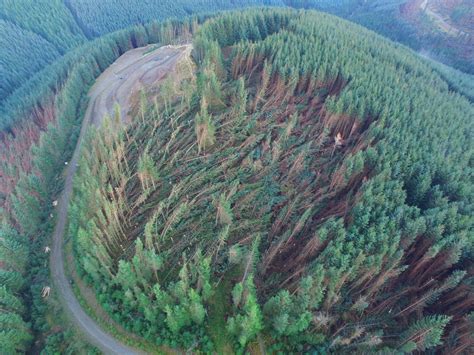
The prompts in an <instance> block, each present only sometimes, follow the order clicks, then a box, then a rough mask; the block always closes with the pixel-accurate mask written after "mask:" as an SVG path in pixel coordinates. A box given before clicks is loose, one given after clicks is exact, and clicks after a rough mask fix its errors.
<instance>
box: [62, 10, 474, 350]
mask: <svg viewBox="0 0 474 355" xmlns="http://www.w3.org/2000/svg"><path fill="white" fill-rule="evenodd" d="M193 44H194V47H195V52H194V57H195V60H196V61H197V63H198V68H197V73H193V72H189V70H185V68H178V73H180V75H179V76H178V77H172V78H170V79H169V80H165V81H164V82H163V83H162V84H161V85H160V86H159V87H158V88H156V89H155V90H152V91H149V92H148V93H145V92H142V93H141V94H140V95H138V96H137V97H135V101H136V105H134V106H133V112H134V116H135V118H134V119H133V120H132V122H131V123H130V125H128V126H127V127H119V126H115V125H114V124H113V122H108V123H107V125H106V126H105V127H104V129H103V130H99V131H97V132H95V133H92V134H91V136H90V137H89V138H88V144H87V145H86V146H87V147H89V149H87V150H85V151H84V158H83V159H82V161H81V162H80V168H79V171H78V177H77V179H75V182H74V198H73V204H72V207H71V215H70V220H71V223H70V226H69V233H70V235H71V237H72V238H73V241H74V249H75V255H76V258H77V261H78V264H79V269H80V272H81V274H82V275H83V276H84V277H85V279H86V280H87V281H88V282H89V283H90V284H91V286H93V287H94V289H95V290H96V292H97V296H98V300H99V301H100V302H101V303H102V305H103V307H104V309H105V310H106V311H107V312H109V313H110V314H111V315H112V316H113V317H114V319H116V320H117V321H119V322H121V323H122V324H123V325H124V327H126V328H127V329H128V330H130V331H133V332H135V333H137V334H139V335H141V336H143V337H144V338H146V339H147V340H149V341H154V342H156V343H157V344H164V345H167V346H171V347H175V348H182V349H189V348H193V349H199V350H202V351H205V352H207V351H217V352H218V353H221V352H230V351H231V349H233V350H234V351H236V352H240V351H243V350H248V351H250V352H253V351H255V349H257V348H259V347H260V348H262V347H265V348H267V350H268V351H270V352H272V351H275V352H276V351H282V352H284V353H288V352H320V353H324V352H328V351H331V352H348V351H359V352H366V351H369V350H370V351H373V350H380V351H399V352H407V353H408V352H413V351H425V350H427V349H430V350H439V351H442V352H447V353H456V352H460V351H470V350H471V351H472V350H473V345H474V344H473V341H472V337H471V336H470V334H471V330H472V327H473V323H472V316H473V314H472V311H473V307H474V297H473V292H472V287H473V286H472V271H473V269H472V258H473V244H474V243H473V242H474V241H473V239H472V235H473V226H474V219H473V206H474V191H473V189H472V184H471V182H472V179H473V167H472V161H473V153H474V146H473V144H472V140H471V139H470V138H471V137H472V135H473V133H474V132H473V127H472V119H473V118H474V107H473V105H472V104H471V103H470V102H469V101H468V100H466V99H465V98H464V97H463V96H460V95H458V94H455V93H453V92H451V91H450V90H449V85H448V84H447V83H446V82H445V81H444V80H443V79H442V78H441V77H440V76H439V75H437V74H435V73H434V72H433V71H432V70H431V69H430V67H429V66H427V65H425V64H423V63H420V61H419V59H418V58H417V57H416V56H414V55H413V54H412V53H411V52H410V51H408V50H406V49H404V48H402V47H400V46H398V45H394V44H392V43H390V42H388V41H386V40H384V39H383V38H381V37H379V36H377V35H375V34H374V33H372V32H370V31H367V30H365V29H363V28H361V27H359V26H356V25H354V24H351V23H348V22H346V21H343V20H340V19H337V18H335V17H333V16H329V15H325V14H321V13H314V12H295V11H283V10H282V11H273V10H262V11H258V12H255V11H247V12H242V13H231V14H225V15H221V16H219V17H217V18H212V19H209V20H208V21H206V22H205V23H204V24H203V25H202V26H201V27H200V29H199V31H198V33H197V35H196V36H195V37H194V41H193Z"/></svg>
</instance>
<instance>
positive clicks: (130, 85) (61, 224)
mask: <svg viewBox="0 0 474 355" xmlns="http://www.w3.org/2000/svg"><path fill="white" fill-rule="evenodd" d="M150 49H151V47H150V46H148V47H143V48H137V49H134V50H131V51H129V52H127V53H125V54H124V55H122V56H121V57H120V58H119V59H117V61H115V63H113V64H112V65H111V66H110V67H109V68H108V69H107V70H106V71H105V72H103V73H102V74H101V75H100V76H99V77H98V78H97V80H96V83H95V84H94V86H93V87H92V88H91V90H90V92H89V97H90V101H89V106H88V108H87V111H86V114H85V117H84V121H83V123H82V128H81V133H80V136H79V139H78V142H77V145H76V149H75V151H74V155H73V158H72V160H71V162H70V163H69V164H68V168H67V170H66V179H65V184H64V190H63V192H62V194H61V196H60V198H59V199H58V205H57V207H56V208H57V211H58V213H57V221H56V226H55V229H54V234H53V242H52V243H53V244H52V248H51V258H50V266H51V276H52V279H53V283H54V287H53V288H52V291H53V292H56V291H57V292H58V295H59V299H60V301H61V303H62V305H63V307H64V309H65V310H66V312H67V313H68V315H69V316H70V319H71V321H72V322H74V324H75V325H76V326H77V328H78V329H79V330H80V331H81V332H82V333H83V334H84V337H85V338H86V339H87V340H88V341H89V342H90V343H91V344H92V345H94V346H96V347H98V348H99V349H100V350H102V351H103V352H104V353H106V354H139V353H140V351H138V350H136V349H132V348H130V347H128V346H127V345H125V344H123V343H121V342H120V341H119V340H117V339H115V338H113V337H112V336H111V335H109V334H108V333H106V332H104V331H103V330H102V329H101V328H100V327H99V326H98V325H97V324H96V323H95V321H94V320H93V319H92V318H90V317H89V316H88V315H87V314H86V313H85V311H84V310H83V309H82V308H81V305H80V304H79V302H78V300H77V299H76V297H75V295H74V293H73V291H72V288H71V285H70V284H69V281H68V279H67V277H66V274H65V272H64V252H63V241H64V232H65V228H66V223H67V212H68V205H69V200H70V197H71V192H72V186H73V184H72V182H73V178H74V174H75V172H76V170H77V163H78V161H79V156H80V148H81V144H82V141H83V138H84V135H85V133H86V132H87V129H88V128H89V127H90V126H91V125H92V124H93V125H100V124H101V122H102V119H103V117H104V116H105V114H109V115H112V114H113V110H114V105H115V103H118V104H119V105H120V107H121V117H122V119H123V121H124V122H127V121H128V120H130V117H129V116H128V108H129V105H130V102H129V99H130V96H131V94H132V93H135V92H137V91H138V90H140V89H141V88H142V87H144V86H149V85H151V84H153V83H156V82H157V81H159V80H162V79H164V78H165V77H166V74H167V73H169V72H171V71H173V70H174V69H175V68H176V64H177V63H178V62H179V60H180V59H181V58H183V57H185V56H186V55H189V53H190V50H191V46H190V45H184V46H165V47H160V48H158V49H156V50H153V51H151V52H149V53H146V52H147V51H149V50H150ZM145 53H146V54H145Z"/></svg>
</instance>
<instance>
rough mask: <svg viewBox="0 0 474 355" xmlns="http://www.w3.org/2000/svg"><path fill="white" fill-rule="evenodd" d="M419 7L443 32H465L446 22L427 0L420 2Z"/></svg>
mask: <svg viewBox="0 0 474 355" xmlns="http://www.w3.org/2000/svg"><path fill="white" fill-rule="evenodd" d="M420 9H421V10H422V11H425V13H426V14H427V15H428V17H429V18H431V19H432V20H433V21H434V23H435V24H437V26H438V27H439V28H440V29H441V30H442V31H444V32H446V33H448V34H450V35H453V36H457V35H459V34H465V33H464V32H462V31H460V30H458V29H457V28H456V27H453V26H452V25H451V24H450V23H448V22H447V21H446V20H445V19H444V18H443V17H442V16H441V15H439V14H438V13H437V12H435V11H434V10H433V9H432V7H431V3H429V1H428V0H423V2H422V3H421V4H420Z"/></svg>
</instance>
